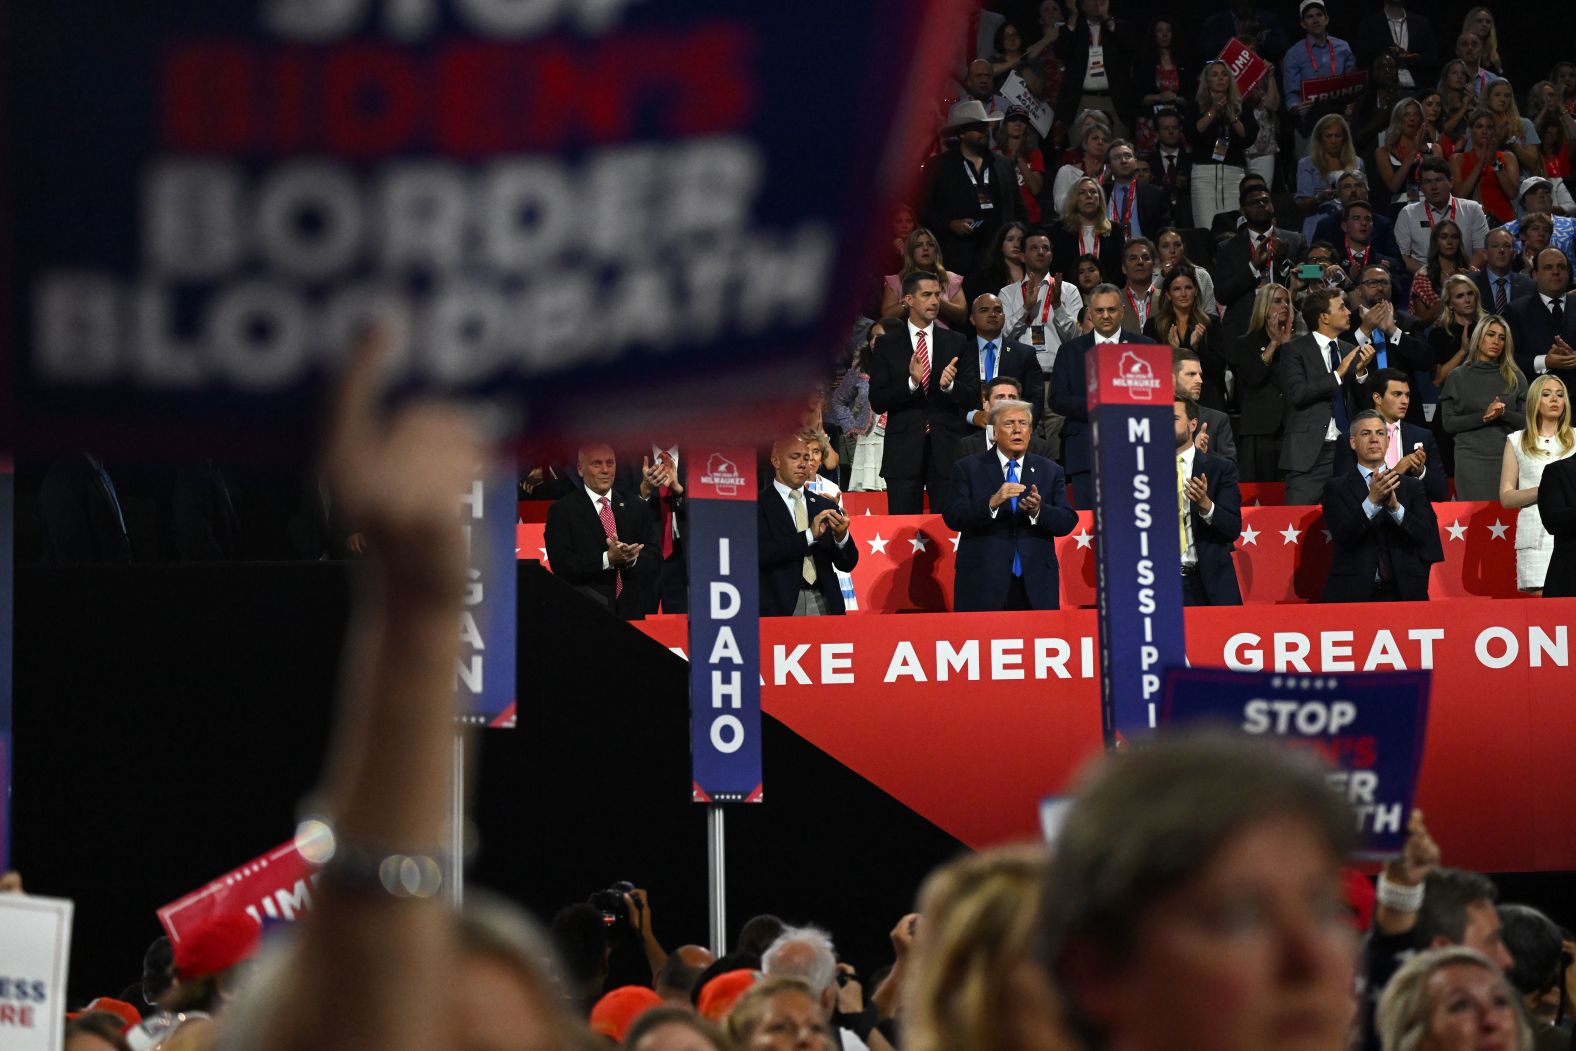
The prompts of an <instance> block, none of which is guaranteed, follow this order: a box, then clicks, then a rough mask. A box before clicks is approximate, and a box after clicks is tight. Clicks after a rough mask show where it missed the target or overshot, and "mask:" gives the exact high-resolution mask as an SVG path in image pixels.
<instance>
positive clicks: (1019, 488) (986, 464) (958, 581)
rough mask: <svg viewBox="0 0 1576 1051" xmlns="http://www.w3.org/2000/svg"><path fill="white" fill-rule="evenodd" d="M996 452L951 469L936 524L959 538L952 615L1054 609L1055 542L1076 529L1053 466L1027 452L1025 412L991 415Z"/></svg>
mask: <svg viewBox="0 0 1576 1051" xmlns="http://www.w3.org/2000/svg"><path fill="white" fill-rule="evenodd" d="M991 425H992V427H993V428H994V430H995V435H996V447H995V448H994V449H991V450H988V451H986V452H982V453H980V454H979V455H977V456H970V457H968V458H967V459H965V460H960V461H958V464H957V467H956V469H955V470H954V471H953V472H952V494H951V496H950V497H949V498H948V500H947V509H946V511H945V513H944V516H943V517H944V518H945V519H946V523H947V525H948V527H950V528H952V529H956V530H957V531H958V532H959V533H960V534H962V537H961V539H960V540H959V541H958V558H957V567H956V573H957V576H956V578H955V582H954V584H953V589H952V593H953V608H954V609H956V610H959V611H972V612H977V611H981V610H1001V609H1058V608H1060V606H1061V584H1060V573H1059V570H1058V567H1057V562H1056V538H1057V537H1059V536H1066V535H1067V534H1068V533H1071V532H1072V531H1073V527H1074V526H1076V525H1077V524H1078V514H1077V512H1075V511H1074V510H1073V509H1072V507H1071V506H1069V505H1068V503H1067V486H1066V483H1065V482H1064V481H1063V478H1062V469H1061V468H1060V467H1057V466H1056V463H1055V461H1053V460H1049V459H1046V458H1045V457H1043V456H1036V455H1034V454H1033V453H1031V452H1029V451H1028V449H1029V436H1030V435H1031V434H1033V433H1034V420H1033V416H1032V414H1031V412H1030V408H1029V404H1028V403H1027V402H1022V401H1004V402H999V403H998V404H997V405H996V407H995V408H994V409H992V410H991Z"/></svg>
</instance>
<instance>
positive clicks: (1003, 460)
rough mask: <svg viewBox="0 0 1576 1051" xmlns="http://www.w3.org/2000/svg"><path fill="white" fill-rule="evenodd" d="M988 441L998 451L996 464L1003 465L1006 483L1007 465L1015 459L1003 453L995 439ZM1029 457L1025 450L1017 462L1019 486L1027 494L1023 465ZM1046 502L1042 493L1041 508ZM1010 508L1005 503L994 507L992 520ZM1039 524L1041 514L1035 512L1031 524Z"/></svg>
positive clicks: (1027, 484) (1027, 485)
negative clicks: (999, 512)
mask: <svg viewBox="0 0 1576 1051" xmlns="http://www.w3.org/2000/svg"><path fill="white" fill-rule="evenodd" d="M987 440H988V441H990V442H991V448H993V449H995V450H996V462H997V463H999V464H1001V477H1002V479H1003V481H1005V480H1006V478H1007V464H1008V463H1009V462H1010V461H1011V460H1012V459H1013V457H1011V456H1008V455H1007V454H1006V453H1004V452H1002V451H1001V447H1000V446H998V445H996V444H995V440H994V438H991V439H987ZM1028 455H1029V452H1028V450H1027V449H1025V450H1024V452H1023V455H1022V456H1019V457H1017V460H1018V484H1019V485H1021V486H1023V488H1024V493H1025V494H1027V493H1028V489H1029V483H1028V482H1026V481H1024V479H1023V472H1024V463H1023V461H1024V460H1025V459H1027V457H1028ZM1018 499H1020V500H1022V499H1023V497H1022V496H1020V497H1018ZM1044 500H1045V494H1044V493H1041V494H1040V501H1041V502H1040V506H1041V507H1044V506H1045V503H1044ZM1008 506H1010V505H1008V504H1005V503H1003V504H1002V505H1001V506H1000V507H993V508H991V509H990V516H991V517H992V518H995V517H996V512H997V511H1000V510H1001V509H1002V507H1008ZM1039 522H1040V513H1039V512H1038V511H1036V512H1034V514H1032V515H1030V516H1029V524H1030V525H1038V524H1039Z"/></svg>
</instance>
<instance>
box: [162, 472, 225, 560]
mask: <svg viewBox="0 0 1576 1051" xmlns="http://www.w3.org/2000/svg"><path fill="white" fill-rule="evenodd" d="M170 505H171V518H172V520H173V523H174V527H175V528H174V532H175V553H176V556H177V557H178V558H179V559H180V560H181V561H182V562H228V561H232V560H234V559H238V558H240V557H241V520H240V518H239V517H238V516H237V515H236V513H235V502H234V500H233V499H232V498H231V495H230V486H229V484H228V483H227V482H226V481H225V477H224V473H223V472H222V471H221V470H220V469H219V468H218V466H217V465H215V464H214V463H213V461H211V460H207V461H204V462H203V463H201V464H193V465H190V466H187V467H184V468H181V469H180V470H179V471H177V472H176V476H175V481H174V484H173V485H172V486H171V489H170Z"/></svg>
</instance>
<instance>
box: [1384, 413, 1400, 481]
mask: <svg viewBox="0 0 1576 1051" xmlns="http://www.w3.org/2000/svg"><path fill="white" fill-rule="evenodd" d="M1388 429H1389V431H1390V444H1389V445H1388V446H1386V447H1385V451H1384V465H1385V466H1386V467H1388V468H1390V470H1392V471H1393V470H1395V465H1396V464H1397V463H1399V462H1400V460H1401V425H1400V424H1399V423H1392V424H1389V425H1388Z"/></svg>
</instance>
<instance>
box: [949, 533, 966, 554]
mask: <svg viewBox="0 0 1576 1051" xmlns="http://www.w3.org/2000/svg"><path fill="white" fill-rule="evenodd" d="M947 539H948V540H950V541H952V550H953V551H954V552H956V551H957V549H958V541H959V540H962V539H963V534H962V533H953V534H952V535H951V536H949V537H947Z"/></svg>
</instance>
